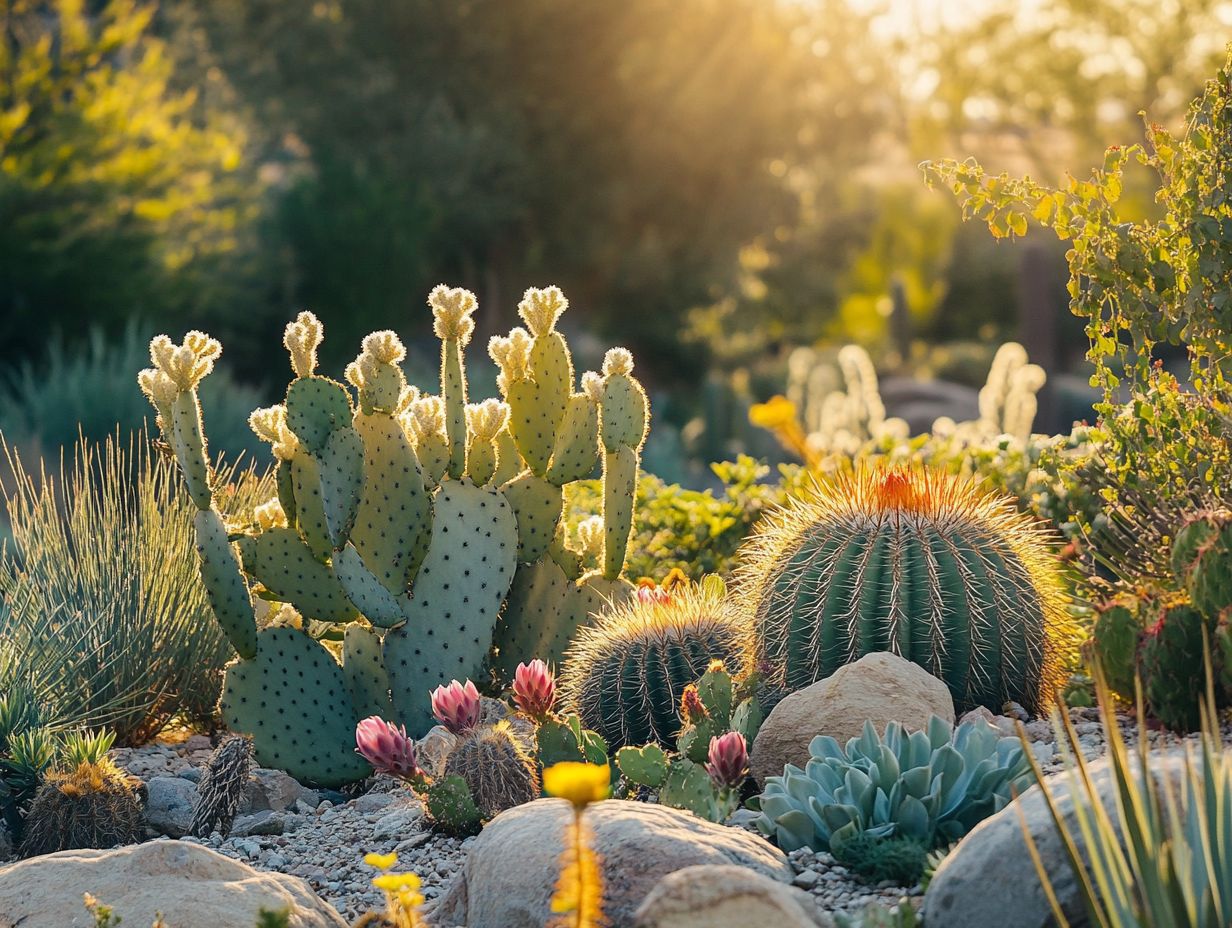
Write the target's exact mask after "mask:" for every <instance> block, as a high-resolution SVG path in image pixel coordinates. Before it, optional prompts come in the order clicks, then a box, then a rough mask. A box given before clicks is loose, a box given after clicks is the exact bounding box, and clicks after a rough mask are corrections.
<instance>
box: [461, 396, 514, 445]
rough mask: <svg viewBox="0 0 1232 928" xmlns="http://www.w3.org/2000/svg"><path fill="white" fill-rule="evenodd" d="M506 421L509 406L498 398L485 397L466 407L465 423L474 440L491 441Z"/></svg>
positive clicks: (507, 419)
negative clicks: (481, 400)
mask: <svg viewBox="0 0 1232 928" xmlns="http://www.w3.org/2000/svg"><path fill="white" fill-rule="evenodd" d="M508 421H509V407H508V406H507V405H506V404H505V403H502V402H501V401H500V400H498V399H486V400H484V401H483V402H482V403H470V404H468V405H467V407H466V425H467V427H468V428H469V429H470V431H471V435H473V436H474V438H475V440H476V441H492V440H493V439H495V438H496V436H497V434H499V432H500V430H501V429H503V428H504V427H505V424H506V423H507V422H508Z"/></svg>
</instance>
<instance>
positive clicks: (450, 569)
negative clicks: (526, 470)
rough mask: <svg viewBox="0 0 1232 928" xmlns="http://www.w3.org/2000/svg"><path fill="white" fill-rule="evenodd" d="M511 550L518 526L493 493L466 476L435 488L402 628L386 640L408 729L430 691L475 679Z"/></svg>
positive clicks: (505, 587)
mask: <svg viewBox="0 0 1232 928" xmlns="http://www.w3.org/2000/svg"><path fill="white" fill-rule="evenodd" d="M517 545H518V540H517V521H516V519H515V518H514V515H513V510H512V509H511V508H510V507H509V503H508V502H507V501H506V500H505V497H504V496H502V495H501V494H500V493H499V492H497V491H496V490H492V489H489V488H486V487H476V486H475V485H474V484H473V483H471V482H470V481H469V480H465V479H463V480H448V481H446V482H445V483H444V484H442V485H441V488H440V490H438V491H437V495H436V499H435V501H434V503H433V522H432V543H431V544H430V545H429V546H428V556H427V557H425V558H424V561H423V564H422V565H420V568H419V575H418V576H417V577H416V578H415V585H414V587H413V588H412V589H411V601H410V604H409V606H408V609H407V623H406V625H404V626H401V627H399V628H396V629H393V630H392V631H390V632H389V633H388V634H386V636H385V667H386V669H387V670H388V672H389V678H390V683H391V684H392V686H393V697H394V707H395V708H396V709H397V713H398V717H399V720H400V721H402V722H403V723H404V724H405V725H406V726H407V729H408V730H412V731H415V732H416V733H417V734H422V733H423V732H424V731H426V730H427V728H428V727H429V726H430V724H431V714H430V712H429V711H428V693H429V691H430V690H431V689H432V688H433V687H435V686H438V685H440V684H443V683H448V682H449V681H450V680H452V679H458V680H464V679H466V678H467V677H476V676H478V674H479V671H480V670H481V669H482V667H483V662H484V660H485V658H486V657H487V655H488V649H489V648H490V647H491V644H492V633H493V631H494V630H495V627H496V617H497V615H498V614H499V613H500V609H501V604H502V603H503V602H504V599H505V594H506V593H507V592H508V591H509V585H510V584H511V583H512V582H513V573H514V568H515V567H516V566H517Z"/></svg>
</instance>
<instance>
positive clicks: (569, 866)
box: [543, 761, 612, 928]
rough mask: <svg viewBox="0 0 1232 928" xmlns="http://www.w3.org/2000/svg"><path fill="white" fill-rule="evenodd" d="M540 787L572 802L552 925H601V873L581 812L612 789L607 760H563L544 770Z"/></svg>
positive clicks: (579, 927) (574, 927)
mask: <svg viewBox="0 0 1232 928" xmlns="http://www.w3.org/2000/svg"><path fill="white" fill-rule="evenodd" d="M543 789H544V792H546V793H547V794H548V795H549V796H555V797H557V798H558V799H566V800H568V801H569V802H570V803H572V805H573V818H572V819H571V820H570V822H569V828H568V831H567V833H566V841H565V849H564V851H563V852H562V853H561V856H560V877H559V878H558V879H557V881H556V892H555V893H554V894H553V896H552V912H553V914H555V915H556V916H557V917H556V918H555V919H554V920H553V921H552V922H551V925H552V928H602V926H604V925H606V924H607V920H606V919H605V918H604V916H603V873H602V871H601V870H600V867H599V864H600V861H599V857H598V855H596V854H595V852H594V851H593V850H591V848H590V842H589V840H588V834H587V829H586V824H585V822H584V821H583V818H582V816H583V815H584V813H585V811H586V807H587V806H588V805H590V803H592V802H600V801H602V800H604V799H606V798H607V797H608V796H609V795H610V794H611V791H612V773H611V769H610V768H609V767H608V766H607V765H606V764H581V763H576V762H573V761H566V762H563V763H559V764H553V765H552V766H551V767H548V768H547V769H546V770H544V771H543Z"/></svg>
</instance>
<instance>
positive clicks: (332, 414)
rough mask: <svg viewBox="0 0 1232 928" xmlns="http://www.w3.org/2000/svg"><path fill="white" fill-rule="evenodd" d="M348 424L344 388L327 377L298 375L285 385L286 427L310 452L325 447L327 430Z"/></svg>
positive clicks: (348, 416)
mask: <svg viewBox="0 0 1232 928" xmlns="http://www.w3.org/2000/svg"><path fill="white" fill-rule="evenodd" d="M350 424H351V398H350V397H349V396H348V395H347V391H346V387H344V386H343V385H342V384H340V383H338V382H337V381H336V380H330V379H329V378H328V377H318V376H316V375H313V376H311V377H300V378H298V379H296V380H293V381H291V386H289V387H288V388H287V426H288V428H290V429H291V431H292V432H294V433H295V437H296V438H298V439H299V440H300V442H302V443H303V445H304V447H306V448H307V449H308V450H309V451H310V452H312V453H313V454H320V453H321V452H323V451H324V450H325V443H326V442H327V441H328V440H329V435H330V432H332V431H333V430H334V429H337V428H342V427H344V426H348V425H350Z"/></svg>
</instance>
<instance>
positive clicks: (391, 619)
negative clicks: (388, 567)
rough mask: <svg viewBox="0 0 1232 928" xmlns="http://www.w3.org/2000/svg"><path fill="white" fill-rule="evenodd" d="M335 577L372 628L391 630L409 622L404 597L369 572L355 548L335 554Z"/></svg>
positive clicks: (349, 547)
mask: <svg viewBox="0 0 1232 928" xmlns="http://www.w3.org/2000/svg"><path fill="white" fill-rule="evenodd" d="M334 576H335V577H337V578H338V583H339V584H340V585H341V586H342V589H343V590H344V591H345V592H346V596H347V599H349V600H350V601H351V602H352V603H353V604H354V605H355V608H356V609H358V610H359V611H360V613H361V614H362V615H363V617H364V618H366V619H367V620H368V621H369V622H371V623H372V624H373V625H376V626H378V627H380V628H392V627H393V626H395V625H400V624H401V623H403V622H405V621H406V609H407V603H408V602H409V600H408V599H407V597H406V594H405V593H401V594H396V593H391V592H390V591H389V590H387V589H386V588H385V587H384V586H383V585H382V584H381V581H380V579H379V578H378V577H377V576H376V574H374V573H373V572H372V571H370V570H369V569H368V567H367V565H366V564H365V563H364V560H363V558H362V557H361V556H360V553H359V552H358V551H357V550H355V547H354V546H353V545H350V544H348V545H346V547H343V548H339V549H338V550H337V551H335V552H334Z"/></svg>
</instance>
